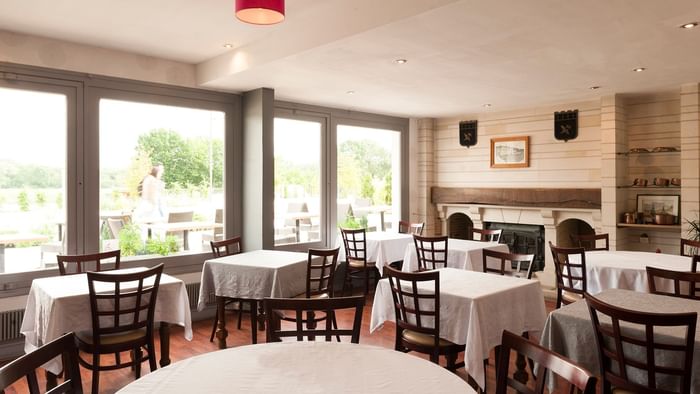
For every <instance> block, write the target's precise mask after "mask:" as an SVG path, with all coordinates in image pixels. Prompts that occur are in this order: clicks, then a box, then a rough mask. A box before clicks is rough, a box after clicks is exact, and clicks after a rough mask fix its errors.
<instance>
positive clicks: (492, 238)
mask: <svg viewBox="0 0 700 394" xmlns="http://www.w3.org/2000/svg"><path fill="white" fill-rule="evenodd" d="M472 232H473V233H474V241H483V242H500V241H501V233H502V232H503V230H501V229H498V230H488V229H480V228H474V229H472ZM476 234H479V239H476Z"/></svg>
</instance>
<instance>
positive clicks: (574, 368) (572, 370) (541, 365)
mask: <svg viewBox="0 0 700 394" xmlns="http://www.w3.org/2000/svg"><path fill="white" fill-rule="evenodd" d="M511 350H513V351H515V353H516V354H518V355H522V356H524V357H527V358H528V359H529V360H532V361H533V362H534V363H535V364H537V365H538V368H537V370H536V371H537V373H536V375H534V374H533V380H534V384H533V383H531V384H530V385H529V386H534V389H533V388H530V387H528V385H525V384H522V383H521V382H519V381H517V380H515V379H513V378H510V377H509V376H508V370H509V367H510V366H511V362H510V360H511ZM497 362H498V367H497V368H496V394H506V392H507V390H508V387H510V388H512V389H514V390H515V391H516V392H518V393H524V394H542V393H544V390H545V383H546V380H547V374H548V372H553V373H554V374H556V375H559V377H561V378H562V379H563V380H565V381H567V382H568V383H569V390H568V391H562V392H569V393H573V392H574V388H576V389H578V390H577V391H578V392H579V393H583V394H595V392H596V391H595V390H596V381H597V379H596V377H595V376H594V375H593V374H592V373H590V372H588V371H586V370H585V369H583V368H581V367H579V366H578V365H576V364H575V363H574V362H573V361H571V360H569V359H567V358H565V357H563V356H560V355H559V354H556V353H554V352H552V351H551V350H549V349H546V348H543V347H542V346H540V345H538V344H536V343H534V342H532V341H530V340H527V339H525V338H523V337H521V336H518V335H515V334H513V333H511V332H508V331H503V337H502V339H501V349H500V352H499V358H498V361H497Z"/></svg>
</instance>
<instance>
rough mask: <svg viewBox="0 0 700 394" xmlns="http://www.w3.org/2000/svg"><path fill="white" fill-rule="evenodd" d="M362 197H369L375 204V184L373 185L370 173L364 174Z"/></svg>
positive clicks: (371, 202)
mask: <svg viewBox="0 0 700 394" xmlns="http://www.w3.org/2000/svg"><path fill="white" fill-rule="evenodd" d="M360 197H362V198H367V199H369V200H370V204H372V205H374V185H372V177H371V176H369V175H368V174H365V175H363V176H362V186H361V189H360Z"/></svg>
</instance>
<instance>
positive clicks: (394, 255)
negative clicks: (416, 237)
mask: <svg viewBox="0 0 700 394" xmlns="http://www.w3.org/2000/svg"><path fill="white" fill-rule="evenodd" d="M365 236H366V243H367V246H366V247H367V261H368V262H371V261H375V262H376V263H375V266H376V267H377V269H378V270H379V272H380V273H381V272H383V271H384V267H386V266H388V265H389V264H391V263H393V262H394V261H401V260H402V259H403V257H404V254H405V251H406V247H407V246H410V245H413V235H412V234H402V233H392V232H384V231H372V232H368V233H365ZM336 245H338V246H340V251H339V252H338V262H341V261H345V245H344V244H343V238H342V237H340V238H338V242H336Z"/></svg>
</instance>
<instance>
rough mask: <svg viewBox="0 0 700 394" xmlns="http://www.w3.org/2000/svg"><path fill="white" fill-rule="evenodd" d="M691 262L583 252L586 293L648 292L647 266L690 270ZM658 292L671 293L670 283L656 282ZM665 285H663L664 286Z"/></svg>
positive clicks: (655, 256) (660, 256)
mask: <svg viewBox="0 0 700 394" xmlns="http://www.w3.org/2000/svg"><path fill="white" fill-rule="evenodd" d="M691 262H692V259H691V258H690V257H686V256H678V255H672V254H663V253H649V252H628V251H593V252H586V275H587V277H586V281H587V288H588V292H589V293H591V294H598V293H600V292H601V291H603V290H607V289H626V290H634V291H639V292H644V293H647V292H649V282H648V281H647V272H646V267H647V266H651V267H657V268H663V269H667V270H673V271H690V264H691ZM657 282H658V283H657V288H658V289H659V290H667V291H671V290H672V289H673V287H672V286H673V283H672V282H671V281H661V280H659V281H657ZM663 282H666V283H663Z"/></svg>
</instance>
